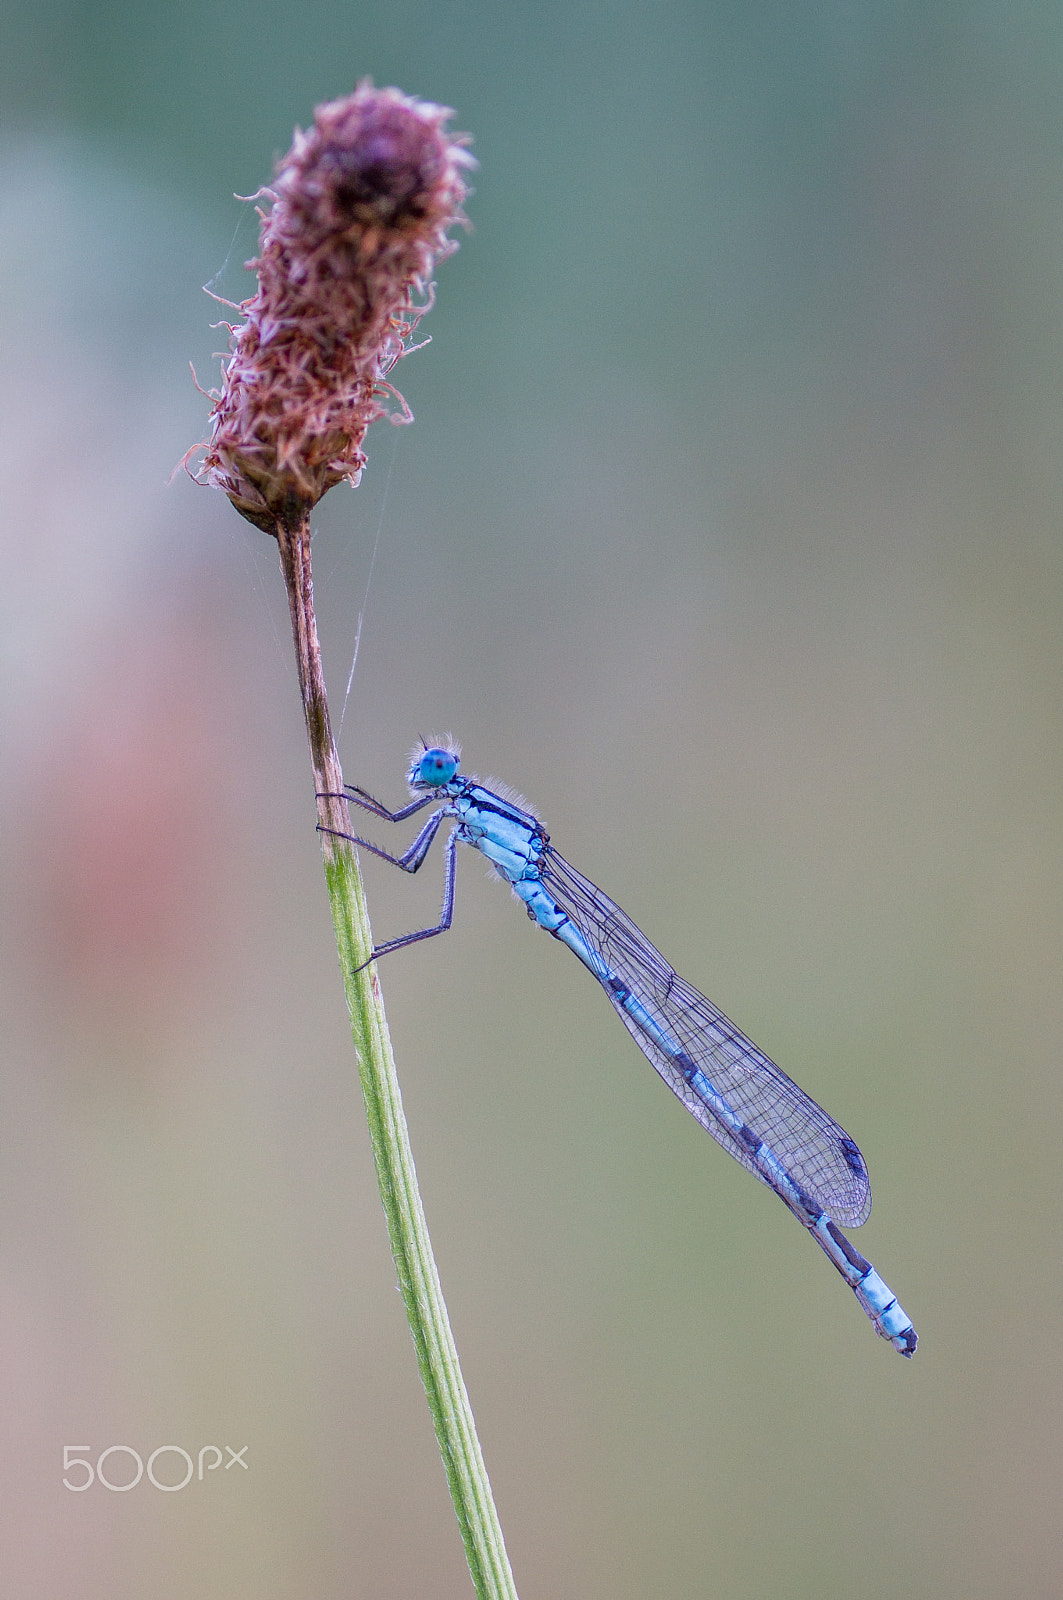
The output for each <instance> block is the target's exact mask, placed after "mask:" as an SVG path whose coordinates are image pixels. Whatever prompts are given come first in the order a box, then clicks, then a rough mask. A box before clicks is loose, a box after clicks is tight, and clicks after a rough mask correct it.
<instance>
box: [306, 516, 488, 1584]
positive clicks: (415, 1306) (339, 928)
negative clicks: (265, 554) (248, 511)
mask: <svg viewBox="0 0 1063 1600" xmlns="http://www.w3.org/2000/svg"><path fill="white" fill-rule="evenodd" d="M275 532H276V536H277V544H278V547H279V550H280V558H281V571H282V572H283V574H284V582H285V587H286V589H287V591H288V604H289V609H290V611H291V618H292V635H293V638H294V641H295V653H296V661H297V664H298V670H299V687H300V690H301V692H302V698H303V710H304V713H305V715H306V731H307V737H308V739H309V742H310V759H311V762H312V765H313V769H314V787H315V790H316V792H317V795H318V818H319V821H320V823H321V826H322V828H323V829H330V830H333V831H332V832H322V835H321V845H322V852H323V854H324V859H325V878H326V881H327V883H328V892H329V901H330V903H331V906H332V920H333V924H334V926H335V929H336V944H337V947H338V950H339V957H340V967H341V968H342V971H343V983H344V988H345V990H346V994H347V1008H348V1010H349V1011H350V1014H351V1028H352V1030H353V1033H354V1044H355V1049H356V1051H357V1055H358V1071H359V1074H360V1076H361V1080H362V1095H363V1097H364V1099H365V1109H366V1115H367V1116H368V1118H369V1135H370V1138H371V1140H372V1145H373V1159H374V1160H375V1162H376V1171H377V1181H378V1182H379V1184H380V1197H381V1199H382V1200H383V1202H384V1213H385V1215H386V1217H387V1222H388V1233H389V1235H390V1237H391V1250H392V1254H393V1255H394V1257H395V1266H396V1268H397V1269H398V1274H399V1287H400V1288H401V1290H402V1298H403V1300H404V1301H405V1304H406V1315H407V1317H408V1318H409V1323H410V1331H411V1333H412V1334H413V1343H414V1349H415V1350H416V1352H417V1362H418V1365H419V1366H420V1369H421V1378H422V1380H423V1382H424V1387H425V1393H426V1394H427V1396H428V1405H429V1408H430V1410H431V1413H432V1421H433V1423H434V1424H435V1430H436V1438H437V1439H438V1440H439V1448H440V1451H441V1453H442V1456H443V1465H444V1467H445V1468H446V1473H447V1481H448V1482H449V1484H450V1494H451V1498H452V1500H453V1501H454V1509H455V1511H456V1513H457V1517H458V1526H459V1527H460V1529H461V1537H462V1540H463V1541H464V1544H465V1554H466V1556H467V1558H468V1562H469V1571H470V1572H471V1574H472V1580H473V1583H474V1585H475V1587H476V1593H477V1595H478V1596H479V1597H480V1600H517V1591H516V1588H515V1586H514V1583H513V1574H512V1572H511V1570H510V1566H509V1558H508V1556H507V1555H506V1546H505V1541H504V1540H503V1537H502V1529H501V1526H500V1524H499V1521H498V1513H497V1512H496V1510H495V1504H494V1500H493V1499H492V1497H491V1485H490V1482H489V1481H488V1477H487V1469H486V1467H485V1466H484V1461H483V1456H482V1455H481V1453H480V1442H479V1440H478V1439H477V1437H476V1424H475V1423H474V1421H473V1415H472V1408H471V1406H470V1405H469V1397H468V1395H467V1394H466V1392H465V1383H464V1381H463V1379H462V1376H461V1367H460V1365H459V1363H458V1352H457V1349H456V1347H455V1344H454V1336H453V1334H452V1333H451V1331H450V1321H449V1319H448V1317H447V1308H446V1304H445V1302H444V1300H443V1291H442V1288H441V1287H440V1283H439V1274H438V1272H437V1270H436V1264H435V1259H434V1257H433V1255H432V1245H431V1241H430V1239H429V1237H428V1225H427V1223H426V1222H425V1216H424V1210H423V1208H422V1206H421V1196H420V1193H419V1191H418V1188H417V1173H416V1171H415V1169H414V1163H413V1152H412V1151H411V1149H410V1140H409V1134H408V1132H407V1128H406V1118H405V1116H404V1115H403V1110H402V1095H401V1094H400V1092H399V1082H398V1077H397V1075H396V1072H395V1060H394V1057H393V1055H392V1051H391V1038H390V1036H389V1034H388V1025H387V1018H386V1017H385V1015H384V1002H383V999H382V997H381V993H380V984H379V981H378V978H377V973H376V967H375V966H368V967H362V963H363V962H364V961H366V960H367V959H368V956H369V952H370V951H371V949H372V948H373V940H372V934H371V932H370V928H369V916H368V912H367V910H366V904H365V891H364V889H363V887H362V881H361V876H360V873H359V871H358V861H357V857H356V855H355V851H354V849H353V847H352V846H351V845H350V844H348V843H347V842H346V840H344V839H340V838H337V837H336V834H337V833H350V831H351V822H350V816H349V813H348V807H347V802H346V801H345V800H344V799H343V798H342V789H343V774H342V771H341V770H340V763H339V757H338V756H337V754H336V747H335V744H334V742H333V738H332V729H331V724H330V720H329V712H328V699H327V696H326V693H325V680H324V676H323V673H322V670H321V650H320V646H319V644H318V637H317V623H316V621H315V618H314V592H313V583H312V580H311V572H310V522H309V514H308V513H307V512H305V511H303V510H302V509H299V510H298V511H297V512H296V514H295V515H293V517H292V518H291V519H290V520H286V521H284V522H278V524H277V527H276V529H275ZM360 967H361V971H359V970H358V969H359V968H360Z"/></svg>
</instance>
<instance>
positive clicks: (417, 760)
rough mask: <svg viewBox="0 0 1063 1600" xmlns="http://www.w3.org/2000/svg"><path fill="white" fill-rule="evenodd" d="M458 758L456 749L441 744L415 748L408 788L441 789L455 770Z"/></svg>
mask: <svg viewBox="0 0 1063 1600" xmlns="http://www.w3.org/2000/svg"><path fill="white" fill-rule="evenodd" d="M460 759H461V758H460V755H459V753H458V751H457V750H447V749H445V748H444V747H443V746H442V745H434V746H430V747H429V748H428V749H423V750H415V751H414V754H413V761H412V765H411V766H410V773H409V779H408V782H409V785H410V788H411V789H441V788H442V787H443V785H444V784H446V783H449V782H450V780H451V778H452V777H453V776H454V774H455V773H456V772H457V770H458V764H459V762H460Z"/></svg>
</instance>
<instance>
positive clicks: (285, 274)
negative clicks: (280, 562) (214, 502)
mask: <svg viewBox="0 0 1063 1600" xmlns="http://www.w3.org/2000/svg"><path fill="white" fill-rule="evenodd" d="M450 116H451V112H450V111H448V110H447V109H446V108H445V107H443V106H435V105H429V104H426V103H425V102H423V101H420V100H414V99H411V98H410V97H409V96H408V95H404V94H401V93H400V92H399V90H398V89H375V88H374V87H373V86H372V84H371V83H370V82H368V81H365V82H363V83H361V84H359V86H358V88H357V89H356V90H355V92H354V94H351V95H348V96H347V97H346V98H345V99H343V100H333V101H331V102H330V103H329V104H328V105H323V106H318V107H317V109H316V111H315V112H314V124H313V127H312V128H311V129H310V130H309V131H308V132H306V133H303V132H301V131H300V130H299V129H296V132H295V138H294V141H293V143H292V148H291V150H290V151H289V152H288V154H287V155H286V156H285V157H284V159H283V160H282V161H281V163H280V165H279V167H278V169H277V178H276V181H275V183H274V185H273V187H272V189H268V190H264V191H262V194H263V195H264V196H265V198H266V199H268V200H270V201H272V205H271V206H270V208H269V209H268V210H260V213H259V215H260V217H261V219H262V221H261V240H260V254H259V257H258V260H257V261H254V262H252V263H250V265H251V266H252V267H253V268H254V269H255V270H257V272H258V292H257V294H255V295H254V296H253V298H252V299H250V300H247V301H245V302H244V304H243V305H242V306H241V307H240V309H241V311H243V312H244V313H245V314H246V317H247V321H246V322H244V323H242V324H241V325H240V326H239V327H231V326H230V330H229V331H230V334H231V341H230V353H229V357H228V360H227V362H226V365H225V371H224V380H223V384H222V388H221V392H220V393H215V394H214V395H213V398H214V401H215V404H214V411H213V413H212V432H211V437H210V440H209V443H208V445H207V447H206V454H205V456H204V458H203V461H202V463H201V466H200V469H199V473H198V474H197V476H198V477H199V478H200V479H201V480H202V481H205V482H207V483H210V484H212V485H214V487H215V488H219V489H224V491H225V493H226V494H227V495H228V496H229V499H230V500H231V501H232V503H233V505H234V506H235V507H236V509H237V510H238V511H239V512H241V513H242V514H243V515H244V516H245V517H247V518H248V519H249V520H250V521H251V522H254V523H255V524H256V525H257V526H258V527H260V528H264V529H265V530H266V531H267V532H271V533H272V532H274V531H275V529H276V526H277V523H278V520H285V519H290V518H291V517H293V516H298V515H301V514H305V512H306V511H307V510H308V509H309V508H310V507H311V506H313V505H315V504H316V503H317V501H318V500H320V498H321V496H322V495H323V494H324V493H325V492H326V491H327V490H328V489H331V488H332V486H333V485H334V484H337V483H341V482H343V481H344V480H345V479H346V480H347V482H349V483H352V484H353V483H357V482H358V479H359V477H360V476H361V471H362V468H363V467H364V465H365V453H364V451H363V449H362V442H363V440H364V438H365V432H366V429H367V428H368V427H369V424H370V423H371V422H373V421H375V420H376V418H378V417H380V416H383V415H385V413H386V410H387V406H386V404H385V400H386V397H387V396H389V395H391V396H393V397H395V398H397V399H398V400H399V404H400V405H401V407H402V410H401V412H400V413H399V414H398V415H397V417H396V420H399V421H402V420H410V414H409V411H408V410H407V408H406V406H405V402H404V401H402V399H401V396H396V394H395V391H394V390H393V389H392V388H391V386H390V385H389V384H387V383H386V382H385V378H386V375H387V374H388V373H389V372H390V371H391V368H392V367H393V366H394V364H395V362H396V361H397V360H398V359H399V357H400V356H402V355H404V354H405V353H406V351H407V350H408V349H409V344H408V341H409V338H410V335H411V333H412V332H413V329H414V328H415V327H416V325H417V323H418V321H419V320H420V317H421V316H422V314H423V312H424V311H425V310H427V309H428V306H427V304H421V305H418V304H417V303H416V301H415V298H414V297H415V296H426V295H427V296H428V297H429V303H430V295H431V282H430V278H431V272H432V268H433V266H434V264H435V262H436V261H437V260H439V259H441V258H442V257H443V256H446V255H449V254H450V253H451V252H452V251H453V250H455V249H457V245H456V244H455V243H453V242H452V241H451V240H449V239H448V238H447V230H448V228H449V227H450V226H451V225H452V224H453V223H455V222H459V221H464V217H463V215H462V210H461V204H462V200H463V199H464V197H465V194H466V185H465V182H464V177H463V171H464V169H465V168H467V167H469V166H470V165H472V157H471V156H470V155H469V154H468V152H467V151H466V149H465V148H464V143H465V141H464V140H463V139H461V138H460V137H459V138H452V137H451V136H450V135H448V134H447V133H446V131H445V127H444V125H445V123H446V121H447V119H448V117H450Z"/></svg>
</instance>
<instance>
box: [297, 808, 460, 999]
mask: <svg viewBox="0 0 1063 1600" xmlns="http://www.w3.org/2000/svg"><path fill="white" fill-rule="evenodd" d="M444 815H445V813H444V812H442V811H437V812H436V814H435V816H433V817H429V819H428V821H427V822H426V823H425V825H424V827H423V828H422V829H421V831H420V833H419V834H418V835H417V838H416V839H415V840H414V841H413V844H412V845H411V846H410V848H409V849H408V850H407V851H406V854H405V855H403V856H392V855H389V854H388V852H387V851H386V850H381V849H380V848H379V847H378V846H377V845H375V844H370V842H369V840H368V839H358V838H356V837H355V836H354V834H352V833H340V832H339V831H338V829H336V828H325V827H322V826H321V825H320V824H318V832H319V833H331V834H333V835H334V836H335V837H336V838H337V839H347V840H348V841H349V842H350V843H351V844H357V845H362V846H364V847H365V849H367V850H371V851H372V853H373V854H374V855H375V856H379V857H380V858H381V860H382V861H388V862H390V863H391V865H392V866H393V867H401V868H402V870H403V871H404V872H416V871H417V869H418V867H419V866H420V865H421V864H422V862H423V861H424V858H425V856H426V855H427V854H428V850H429V847H430V845H431V843H432V840H433V839H434V838H435V836H436V833H437V832H438V830H439V824H440V823H441V822H442V820H443V817H444ZM457 850H458V830H457V828H453V829H452V830H451V833H450V836H449V838H448V839H447V843H446V857H445V865H444V869H443V909H442V911H441V913H440V917H439V921H438V922H437V923H436V925H435V927H434V928H418V929H417V930H416V931H415V932H414V933H402V934H400V935H399V936H398V938H397V939H388V940H386V942H385V943H384V944H380V945H377V946H376V947H375V948H374V950H373V953H372V955H371V956H370V957H369V960H368V961H363V962H362V964H361V966H359V967H355V969H354V970H355V972H361V971H362V969H363V968H364V967H367V966H369V963H370V962H372V961H377V960H379V958H380V957H381V956H386V955H390V954H391V952H392V950H401V949H402V948H403V946H404V945H408V944H417V942H418V941H419V940H421V939H431V938H434V936H435V935H436V934H437V933H446V931H447V929H448V928H449V927H450V924H451V921H452V920H453V916H454V879H455V872H456V863H457Z"/></svg>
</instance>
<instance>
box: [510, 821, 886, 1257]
mask: <svg viewBox="0 0 1063 1600" xmlns="http://www.w3.org/2000/svg"><path fill="white" fill-rule="evenodd" d="M540 872H541V877H542V882H543V885H544V887H545V888H546V889H547V890H548V891H549V893H550V894H551V895H552V896H553V897H554V898H555V899H556V901H557V903H558V905H559V906H560V908H561V909H562V911H564V912H565V913H566V914H567V915H568V917H569V918H570V919H571V921H572V922H573V923H574V924H575V926H576V927H577V928H578V929H579V931H580V932H581V933H582V934H583V936H584V938H585V939H586V940H587V941H588V943H589V944H590V945H591V947H592V948H593V949H594V950H595V951H596V952H597V953H598V955H599V956H601V958H602V960H603V961H604V962H605V963H606V965H607V966H608V968H609V969H610V972H611V973H612V974H613V976H615V977H617V978H620V979H622V980H623V982H624V983H625V984H627V986H628V987H629V988H630V990H631V991H632V993H633V994H634V995H635V996H636V997H637V999H638V1000H639V1001H641V1003H642V1005H643V1006H644V1007H645V1008H646V1010H647V1011H648V1012H649V1014H650V1016H651V1017H652V1018H653V1020H654V1022H655V1023H656V1024H657V1025H658V1027H659V1028H661V1029H662V1030H663V1031H664V1032H665V1033H667V1034H668V1035H669V1036H670V1037H671V1038H673V1039H675V1041H676V1043H677V1045H678V1046H679V1048H680V1049H681V1050H682V1051H683V1052H684V1053H685V1054H686V1055H687V1056H689V1057H691V1058H692V1059H693V1060H694V1061H695V1062H696V1063H697V1065H698V1066H699V1067H700V1068H701V1070H702V1072H703V1073H704V1074H705V1076H706V1078H708V1079H709V1081H710V1082H711V1084H712V1085H713V1088H714V1089H715V1090H716V1092H717V1093H718V1094H719V1095H720V1096H721V1097H722V1098H723V1099H724V1100H726V1101H727V1103H728V1105H729V1106H730V1107H731V1109H732V1110H733V1111H735V1112H736V1113H737V1114H738V1116H740V1117H741V1118H742V1120H743V1121H744V1122H745V1123H747V1124H748V1126H749V1127H750V1128H752V1130H753V1131H754V1133H755V1134H756V1135H757V1137H758V1138H759V1139H761V1140H763V1141H764V1143H765V1144H766V1145H767V1146H768V1148H769V1149H770V1150H771V1151H772V1152H773V1154H774V1155H775V1156H776V1158H777V1159H778V1161H779V1162H780V1163H781V1164H782V1166H783V1167H785V1169H786V1171H787V1172H788V1173H789V1174H790V1176H791V1177H792V1178H794V1179H795V1180H796V1182H797V1183H799V1184H800V1185H801V1187H802V1188H803V1189H805V1190H806V1191H807V1192H808V1193H809V1194H810V1195H811V1196H812V1197H813V1199H815V1200H816V1201H817V1202H818V1204H819V1205H821V1206H822V1207H823V1209H824V1211H826V1212H827V1214H828V1215H829V1216H830V1217H832V1218H833V1219H834V1221H835V1222H838V1223H841V1224H842V1225H844V1226H847V1227H851V1228H858V1227H859V1226H860V1224H861V1223H862V1222H866V1221H867V1218H868V1214H869V1212H870V1210H871V1186H870V1183H869V1182H868V1176H867V1167H866V1165H865V1163H864V1158H863V1156H862V1155H861V1154H860V1151H859V1149H858V1148H857V1146H856V1145H855V1144H854V1143H853V1141H852V1139H850V1137H849V1135H848V1134H847V1133H846V1132H845V1130H844V1128H840V1127H839V1126H838V1124H837V1123H836V1122H835V1121H834V1119H833V1117H829V1116H828V1115H827V1113H826V1112H825V1111H824V1110H823V1109H822V1107H821V1106H818V1105H817V1104H816V1102H815V1101H814V1100H813V1099H812V1098H811V1097H810V1096H809V1095H807V1094H806V1093H805V1092H804V1090H803V1089H800V1088H798V1086H797V1084H796V1083H794V1081H793V1079H792V1078H788V1077H787V1076H786V1073H785V1072H783V1071H781V1070H780V1068H778V1067H777V1066H776V1065H775V1063H774V1061H771V1060H769V1058H768V1057H767V1056H766V1055H765V1054H764V1053H763V1051H762V1050H758V1049H757V1047H756V1045H755V1044H754V1043H753V1041H752V1040H751V1039H747V1038H746V1036H745V1034H744V1033H742V1032H741V1031H740V1030H739V1029H738V1028H736V1027H735V1025H734V1023H733V1022H729V1021H728V1019H727V1018H726V1017H725V1016H724V1014H723V1012H722V1011H717V1009H716V1007H715V1006H714V1005H713V1004H712V1002H711V1001H709V1000H706V998H705V996H704V995H703V994H699V993H698V991H697V989H694V988H692V987H691V985H690V984H689V983H686V982H684V980H683V979H682V978H680V977H679V976H678V974H677V973H676V972H675V971H674V970H673V969H672V968H671V967H670V966H669V965H668V963H667V961H665V959H664V957H663V956H662V955H661V953H660V951H659V950H656V949H654V947H653V945H652V944H650V942H649V940H648V939H647V938H646V937H645V935H644V934H643V933H641V932H640V931H639V929H638V928H637V927H636V926H635V924H634V923H633V922H632V920H631V918H630V917H628V916H626V915H625V913H624V912H623V911H621V909H620V907H619V906H618V905H616V904H615V903H614V902H613V901H612V900H610V898H609V896H608V895H607V894H603V893H602V891H601V889H599V888H597V887H596V886H595V885H594V884H593V883H591V882H590V881H589V880H588V879H587V878H585V877H583V875H582V873H579V872H577V871H576V869H575V867H573V866H570V865H569V863H568V862H567V861H566V860H565V858H564V857H563V856H560V855H558V854H557V852H556V851H555V850H554V849H552V848H551V847H550V846H547V848H546V850H545V852H544V855H543V857H542V859H541V862H540ZM603 987H604V985H603ZM606 993H607V994H608V993H609V990H608V989H606ZM610 999H611V1000H612V1001H613V1004H614V1006H615V1008H616V1010H617V1012H618V1013H619V1015H620V1017H621V1019H622V1021H623V1023H624V1025H625V1027H626V1028H627V1029H628V1032H629V1033H631V1034H632V1036H633V1037H634V1039H635V1041H636V1043H637V1044H638V1046H639V1048H640V1049H641V1050H642V1052H643V1053H644V1055H645V1056H646V1057H647V1058H648V1060H649V1061H650V1062H651V1064H652V1065H653V1066H654V1067H655V1068H656V1070H657V1071H658V1072H659V1073H660V1075H661V1077H662V1078H663V1079H664V1081H665V1083H667V1085H668V1087H669V1088H670V1089H671V1090H672V1092H673V1094H675V1095H676V1096H677V1097H678V1099H680V1100H681V1101H682V1102H683V1104H684V1105H685V1106H686V1108H687V1110H688V1111H690V1112H691V1114H692V1115H693V1116H695V1117H696V1118H697V1119H698V1121H699V1122H700V1123H701V1124H702V1126H703V1127H705V1128H706V1129H707V1130H708V1131H709V1133H711V1134H712V1136H713V1138H714V1139H716V1140H717V1141H718V1142H719V1143H720V1144H722V1145H723V1147H724V1149H725V1150H727V1151H728V1152H729V1153H730V1154H731V1155H732V1156H734V1158H735V1160H736V1161H739V1162H741V1164H742V1166H744V1167H745V1168H746V1169H747V1171H749V1172H752V1173H753V1175H754V1176H755V1177H758V1178H759V1177H760V1176H761V1175H760V1173H759V1172H757V1170H756V1168H755V1167H754V1166H753V1165H752V1163H751V1160H750V1156H749V1152H748V1151H747V1150H746V1149H745V1147H744V1146H743V1145H741V1144H740V1143H739V1142H738V1140H737V1139H736V1138H735V1137H734V1135H733V1134H732V1133H731V1132H730V1130H729V1129H728V1128H727V1127H726V1126H725V1125H724V1124H723V1123H721V1122H720V1121H719V1120H718V1118H717V1117H716V1115H715V1114H714V1112H713V1110H712V1108H711V1106H710V1105H707V1104H706V1103H705V1102H704V1101H703V1100H702V1099H701V1098H700V1096H699V1095H698V1094H697V1092H696V1090H695V1089H693V1088H691V1086H690V1085H689V1084H688V1083H687V1082H686V1081H685V1079H684V1077H683V1074H682V1071H681V1069H680V1068H679V1067H678V1066H677V1065H676V1064H675V1063H674V1062H673V1061H672V1059H671V1057H670V1056H669V1054H668V1052H667V1051H666V1050H665V1049H663V1048H662V1047H661V1044H660V1043H659V1041H658V1040H656V1039H654V1037H653V1036H652V1034H650V1033H649V1032H647V1031H646V1029H645V1028H644V1027H641V1026H640V1025H639V1023H638V1021H637V1019H635V1018H633V1017H632V1016H631V1015H630V1014H629V1013H628V1012H627V1011H625V1010H624V1009H623V1007H622V1005H621V1004H620V1003H619V1002H618V1001H617V1000H616V999H615V998H614V997H613V996H612V995H610ZM761 1181H762V1182H764V1181H766V1180H764V1179H761ZM769 1187H770V1185H769Z"/></svg>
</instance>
